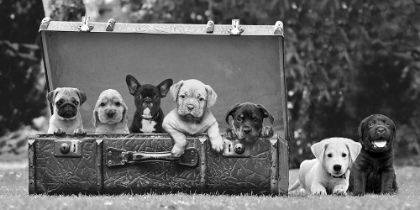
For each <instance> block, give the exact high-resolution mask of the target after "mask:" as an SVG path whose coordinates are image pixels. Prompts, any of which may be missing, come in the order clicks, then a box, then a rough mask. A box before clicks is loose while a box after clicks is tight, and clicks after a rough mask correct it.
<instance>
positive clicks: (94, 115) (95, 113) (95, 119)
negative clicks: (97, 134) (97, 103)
mask: <svg viewBox="0 0 420 210" xmlns="http://www.w3.org/2000/svg"><path fill="white" fill-rule="evenodd" d="M98 121H99V117H98V111H96V109H94V110H93V116H92V124H93V127H95V128H96V122H98Z"/></svg>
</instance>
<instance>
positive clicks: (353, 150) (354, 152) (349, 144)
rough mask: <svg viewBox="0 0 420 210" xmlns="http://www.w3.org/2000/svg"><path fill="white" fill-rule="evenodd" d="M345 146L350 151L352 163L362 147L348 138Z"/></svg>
mask: <svg viewBox="0 0 420 210" xmlns="http://www.w3.org/2000/svg"><path fill="white" fill-rule="evenodd" d="M346 146H347V148H348V149H349V152H350V158H351V161H352V163H354V162H355V161H356V158H357V156H359V154H360V150H361V149H362V145H361V144H360V143H358V142H355V141H353V140H348V141H347V143H346Z"/></svg>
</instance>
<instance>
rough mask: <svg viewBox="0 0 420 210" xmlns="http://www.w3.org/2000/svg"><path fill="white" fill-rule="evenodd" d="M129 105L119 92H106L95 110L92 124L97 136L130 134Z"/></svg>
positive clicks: (100, 96) (101, 95)
mask: <svg viewBox="0 0 420 210" xmlns="http://www.w3.org/2000/svg"><path fill="white" fill-rule="evenodd" d="M127 110H128V108H127V105H126V104H125V102H124V100H123V98H122V96H121V95H120V93H118V91H116V90H113V89H108V90H104V91H103V92H102V93H101V94H100V95H99V98H98V101H97V102H96V105H95V109H94V110H93V117H92V123H93V126H95V128H96V131H95V133H96V134H112V133H129V131H128V127H127V122H128V117H127Z"/></svg>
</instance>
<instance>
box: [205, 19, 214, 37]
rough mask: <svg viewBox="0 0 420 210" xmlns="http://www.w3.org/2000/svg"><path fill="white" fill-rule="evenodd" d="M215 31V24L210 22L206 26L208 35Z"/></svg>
mask: <svg viewBox="0 0 420 210" xmlns="http://www.w3.org/2000/svg"><path fill="white" fill-rule="evenodd" d="M213 31H214V22H213V21H211V20H209V22H207V25H206V33H208V34H211V33H213Z"/></svg>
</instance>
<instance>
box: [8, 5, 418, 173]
mask: <svg viewBox="0 0 420 210" xmlns="http://www.w3.org/2000/svg"><path fill="white" fill-rule="evenodd" d="M85 15H86V16H89V17H91V21H96V22H106V21H107V20H108V19H109V18H114V19H115V20H116V21H117V22H119V23H122V22H131V23H193V24H205V23H206V22H207V21H208V20H213V21H214V22H215V23H216V24H231V20H232V19H233V18H239V19H240V20H241V24H246V25H254V24H255V25H274V23H275V22H276V21H277V20H281V21H283V23H284V27H285V34H284V36H285V45H286V49H285V52H286V54H285V61H286V78H287V91H288V92H287V95H288V98H287V100H288V110H289V123H290V135H291V141H290V167H291V168H296V167H298V166H299V164H300V162H301V161H302V160H303V159H307V158H313V155H312V154H311V152H310V146H311V145H312V144H313V143H315V142H318V141H320V140H322V139H323V138H327V137H333V136H343V137H348V138H351V139H353V140H358V136H357V127H358V125H359V122H360V121H361V120H362V119H364V118H365V117H367V116H368V115H371V114H374V113H381V114H384V115H387V116H389V117H390V118H391V119H393V120H394V122H395V123H396V126H397V139H396V141H395V142H394V143H395V148H396V150H395V156H396V164H397V165H415V166H420V140H419V138H420V0H174V1H170V0H43V1H40V0H0V26H1V29H0V101H1V103H0V161H19V160H23V161H26V160H25V158H26V156H27V147H26V145H27V138H28V137H29V136H31V135H34V134H36V133H38V132H45V131H46V129H47V127H48V119H47V117H46V116H48V109H47V100H46V98H45V95H46V82H45V73H44V69H43V66H42V64H41V58H42V55H41V52H40V47H39V45H38V44H39V42H38V39H39V37H38V28H39V25H40V22H41V20H42V19H43V18H44V17H46V16H49V17H51V18H52V19H53V20H64V21H81V17H82V16H85Z"/></svg>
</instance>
